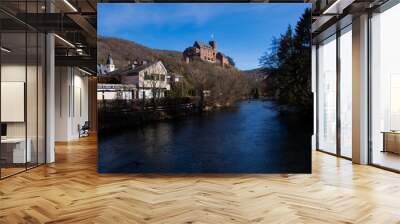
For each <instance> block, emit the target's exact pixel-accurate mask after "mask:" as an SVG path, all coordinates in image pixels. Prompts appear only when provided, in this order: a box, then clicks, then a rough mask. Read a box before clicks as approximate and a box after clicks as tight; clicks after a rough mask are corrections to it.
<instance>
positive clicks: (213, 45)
mask: <svg viewBox="0 0 400 224" xmlns="http://www.w3.org/2000/svg"><path fill="white" fill-rule="evenodd" d="M208 43H209V44H210V46H211V47H212V48H213V49H214V51H217V41H215V40H212V41H210V42H208Z"/></svg>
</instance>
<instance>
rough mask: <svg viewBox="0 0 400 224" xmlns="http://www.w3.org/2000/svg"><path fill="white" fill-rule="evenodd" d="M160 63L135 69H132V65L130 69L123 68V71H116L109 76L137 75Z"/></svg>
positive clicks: (139, 66)
mask: <svg viewBox="0 0 400 224" xmlns="http://www.w3.org/2000/svg"><path fill="white" fill-rule="evenodd" d="M158 62H161V61H156V62H153V63H147V64H143V65H138V66H136V67H135V68H132V65H130V66H129V67H126V68H123V69H118V70H116V71H113V72H110V73H108V74H107V75H111V76H112V75H137V74H138V73H139V72H140V71H143V70H145V69H146V68H148V67H151V66H153V65H155V64H157V63H158Z"/></svg>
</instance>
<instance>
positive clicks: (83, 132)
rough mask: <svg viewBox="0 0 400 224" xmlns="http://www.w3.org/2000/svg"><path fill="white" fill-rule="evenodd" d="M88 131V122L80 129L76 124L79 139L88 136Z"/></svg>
mask: <svg viewBox="0 0 400 224" xmlns="http://www.w3.org/2000/svg"><path fill="white" fill-rule="evenodd" d="M89 130H90V125H89V121H85V123H84V124H83V125H82V127H81V126H80V125H79V124H78V132H79V138H80V137H87V136H89Z"/></svg>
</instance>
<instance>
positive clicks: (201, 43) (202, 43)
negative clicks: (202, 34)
mask: <svg viewBox="0 0 400 224" xmlns="http://www.w3.org/2000/svg"><path fill="white" fill-rule="evenodd" d="M193 45H199V47H206V48H212V47H211V46H210V45H209V44H206V43H204V42H201V41H195V42H194V44H193Z"/></svg>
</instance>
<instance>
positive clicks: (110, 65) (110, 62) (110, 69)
mask: <svg viewBox="0 0 400 224" xmlns="http://www.w3.org/2000/svg"><path fill="white" fill-rule="evenodd" d="M114 70H115V65H114V61H113V59H112V57H111V53H110V54H108V57H107V63H106V72H107V73H109V72H113V71H114Z"/></svg>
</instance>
